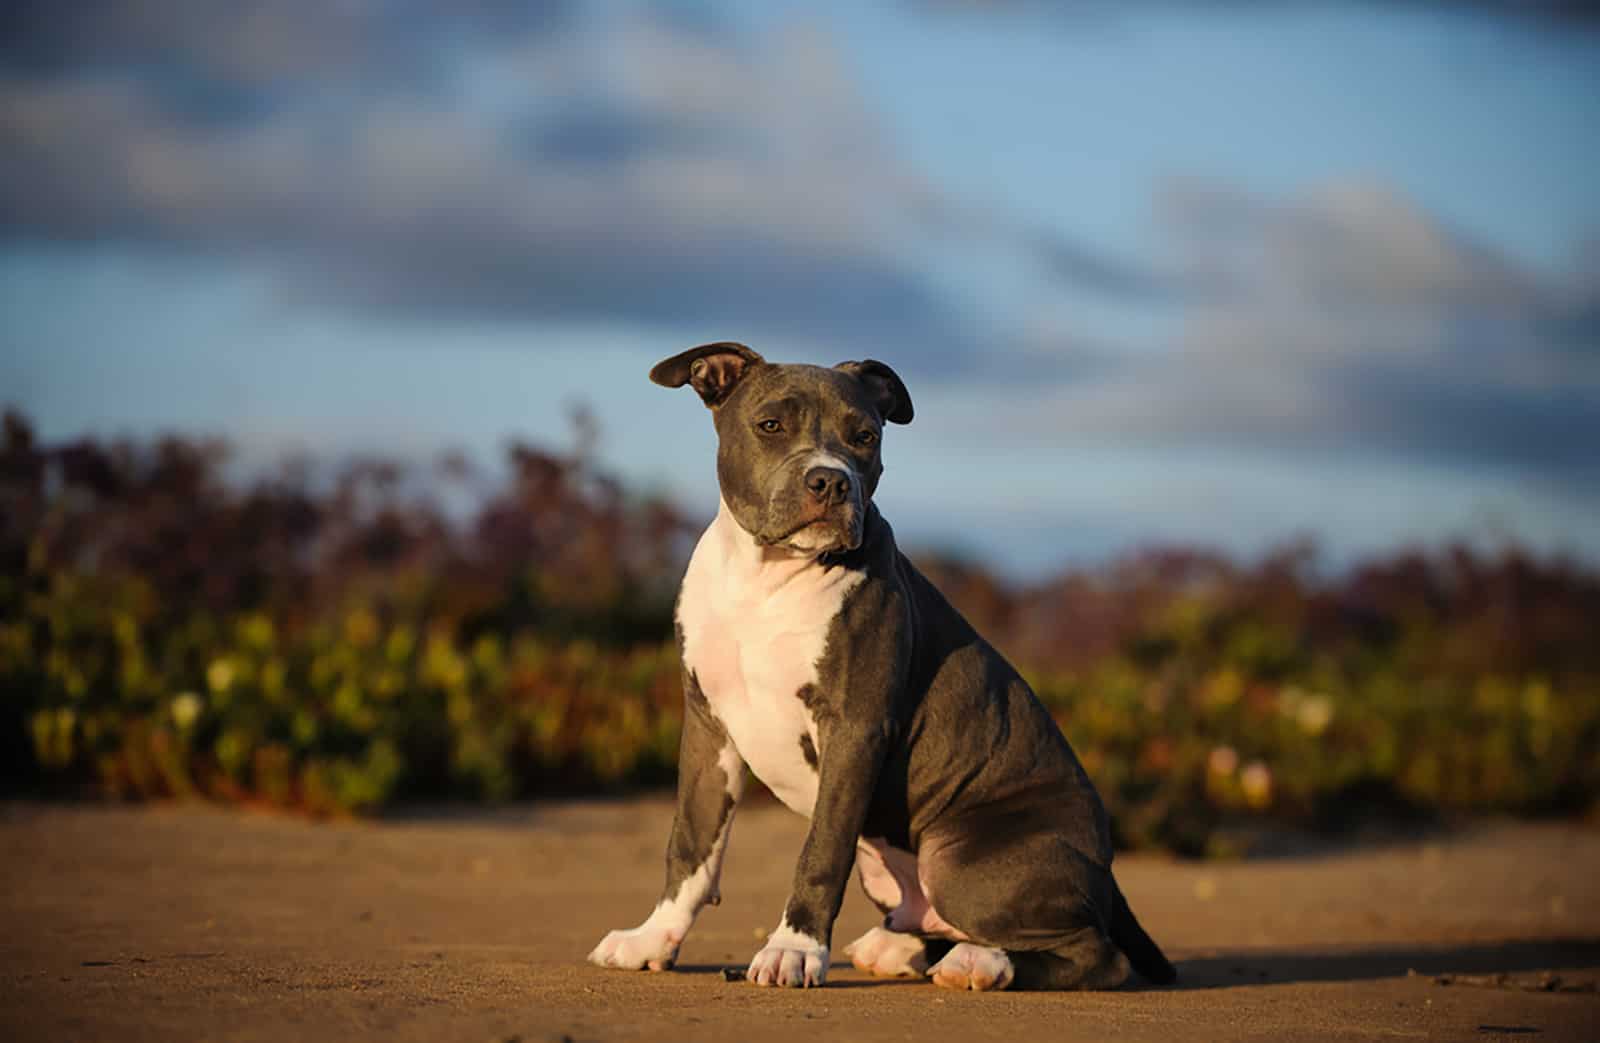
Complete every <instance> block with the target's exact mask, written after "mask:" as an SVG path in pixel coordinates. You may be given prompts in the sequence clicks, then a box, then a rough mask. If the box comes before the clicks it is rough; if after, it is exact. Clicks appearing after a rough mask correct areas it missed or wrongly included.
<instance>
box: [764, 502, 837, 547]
mask: <svg viewBox="0 0 1600 1043" xmlns="http://www.w3.org/2000/svg"><path fill="white" fill-rule="evenodd" d="M761 542H762V543H765V544H767V545H769V546H777V547H785V548H787V549H789V550H794V551H801V552H803V553H806V554H825V553H828V552H829V551H839V550H855V549H856V547H858V546H860V544H861V526H860V524H859V523H858V521H857V520H856V512H855V511H854V510H850V509H844V510H830V511H828V512H827V513H825V514H823V515H821V516H820V517H816V518H809V519H801V520H800V521H798V522H797V523H796V524H794V525H792V526H790V527H789V528H787V529H785V530H782V531H780V533H779V534H777V535H774V536H770V537H767V538H765V539H763V540H761Z"/></svg>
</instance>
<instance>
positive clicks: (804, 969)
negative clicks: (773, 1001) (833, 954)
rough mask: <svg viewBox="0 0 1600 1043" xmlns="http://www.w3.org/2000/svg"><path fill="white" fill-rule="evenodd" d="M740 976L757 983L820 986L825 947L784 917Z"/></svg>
mask: <svg viewBox="0 0 1600 1043" xmlns="http://www.w3.org/2000/svg"><path fill="white" fill-rule="evenodd" d="M744 976H745V979H746V980H747V981H753V982H755V983H756V984H757V985H784V986H798V987H800V988H810V987H812V986H814V985H822V984H823V983H824V982H826V981H827V980H828V947H827V946H826V945H823V944H822V943H821V942H820V941H818V940H817V939H815V938H813V937H811V936H810V935H809V934H806V933H805V932H803V931H797V930H795V929H794V928H793V927H790V926H789V921H788V920H784V921H783V922H782V923H780V924H779V925H778V929H777V930H776V931H773V932H772V936H771V937H770V938H768V939H767V944H766V946H765V947H764V948H762V950H761V951H760V952H758V953H756V954H755V957H754V958H753V959H752V960H751V961H750V969H749V970H747V971H745V974H744Z"/></svg>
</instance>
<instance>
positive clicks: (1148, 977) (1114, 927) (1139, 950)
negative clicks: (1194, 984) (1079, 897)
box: [1111, 877, 1178, 985]
mask: <svg viewBox="0 0 1600 1043" xmlns="http://www.w3.org/2000/svg"><path fill="white" fill-rule="evenodd" d="M1111 893H1112V897H1113V902H1112V907H1111V940H1112V941H1113V942H1116V943H1117V948H1119V949H1121V950H1122V954H1123V955H1124V956H1126V957H1127V958H1128V962H1129V963H1131V964H1133V969H1134V970H1136V971H1138V972H1139V973H1140V975H1142V976H1143V977H1144V980H1145V981H1148V982H1149V983H1150V984H1152V985H1171V984H1172V983H1173V982H1175V981H1177V980H1178V972H1177V971H1175V970H1173V968H1172V964H1170V963H1168V962H1167V958H1166V957H1165V956H1164V955H1162V953H1161V947H1160V946H1158V945H1156V943H1155V942H1154V941H1152V940H1151V938H1150V936H1149V935H1148V934H1145V933H1144V928H1143V927H1140V926H1139V921H1138V920H1136V919H1135V918H1134V915H1133V910H1132V909H1130V908H1128V900H1127V899H1126V898H1124V897H1122V888H1120V887H1118V886H1117V881H1116V878H1115V877H1113V878H1112V880H1111Z"/></svg>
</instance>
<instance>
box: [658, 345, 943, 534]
mask: <svg viewBox="0 0 1600 1043" xmlns="http://www.w3.org/2000/svg"><path fill="white" fill-rule="evenodd" d="M650 379H651V380H653V381H655V382H656V383H657V384H661V385H663V386H665V387H682V386H683V385H685V384H688V385H689V386H691V387H693V388H694V390H695V391H696V392H697V393H698V394H699V395H700V398H701V401H703V402H705V404H706V405H707V406H708V407H710V409H711V416H712V420H713V422H714V423H715V424H716V428H717V481H718V482H719V483H720V484H721V486H722V499H723V502H724V503H726V504H727V505H728V509H729V511H731V512H732V514H733V517H734V520H735V521H737V522H738V523H739V525H740V526H742V527H743V528H744V529H745V531H747V532H749V533H750V534H751V535H752V536H754V537H755V539H756V542H758V543H761V544H763V545H766V546H782V547H787V548H790V549H792V550H796V551H801V552H804V553H807V554H813V553H815V554H821V553H824V552H826V551H837V550H854V549H855V548H856V547H858V546H860V545H861V530H862V525H863V524H864V523H865V521H866V510H867V504H868V503H869V502H870V501H871V500H872V494H873V493H874V492H875V491H876V490H877V488H878V479H879V478H880V477H881V476H882V475H883V456H882V452H881V443H882V441H883V426H884V424H885V423H886V422H887V423H891V424H909V423H910V422H911V416H912V408H911V396H910V395H909V394H908V393H907V392H906V386H905V385H904V384H903V383H901V381H900V378H899V377H898V376H896V375H895V372H894V370H892V369H890V368H889V367H888V366H886V365H884V364H883V363H881V362H877V361H874V360H872V359H867V360H866V361H864V362H841V363H839V365H837V366H835V367H833V368H832V369H826V368H824V367H822V366H806V365H779V364H775V363H771V362H768V361H766V360H765V359H763V358H762V357H761V356H760V355H758V354H756V353H755V352H754V351H752V350H750V349H749V348H747V347H745V346H744V345H743V344H734V343H731V342H723V343H718V344H705V345H702V346H700V347H698V348H691V349H689V350H688V351H685V352H683V353H681V354H678V355H674V356H672V357H671V358H669V359H665V360H663V361H662V362H660V363H658V364H657V365H656V367H655V368H654V369H652V370H651V371H650Z"/></svg>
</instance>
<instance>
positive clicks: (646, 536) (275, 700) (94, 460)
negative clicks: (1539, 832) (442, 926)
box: [0, 417, 1600, 852]
mask: <svg viewBox="0 0 1600 1043" xmlns="http://www.w3.org/2000/svg"><path fill="white" fill-rule="evenodd" d="M220 459H221V457H220V454H219V452H218V451H217V450H216V449H215V447H207V446H204V445H196V444H192V443H184V442H177V441H167V442H163V443H160V444H158V445H157V446H154V447H139V446H132V445H117V446H111V447H102V446H97V445H93V444H79V445H74V446H65V447H56V448H51V449H40V448H36V447H35V446H34V445H33V442H32V438H31V435H30V434H29V432H28V430H27V427H26V425H25V424H23V423H22V422H21V421H20V420H19V419H17V418H15V417H12V418H8V423H7V436H6V443H5V446H4V448H3V450H0V565H3V566H4V567H3V569H0V755H3V758H4V760H3V763H4V769H3V770H4V772H5V775H6V776H7V777H8V779H9V781H10V783H11V784H12V785H13V786H21V787H28V788H33V789H37V788H38V787H40V786H42V785H47V786H62V785H71V786H88V787H92V788H93V789H95V790H97V791H99V792H102V793H105V794H109V795H112V796H118V797H128V798H138V797H155V796H159V797H204V798H210V799H216V800H226V801H243V802H264V803H270V804H275V805H282V806H289V807H295V808H300V809H304V810H307V811H310V812H312V813H317V814H343V813H351V812H355V813H360V812H371V811H374V810H378V809H381V808H383V807H385V806H388V805H391V804H393V803H395V802H397V801H401V800H405V799H412V798H438V797H454V798H463V799H471V800H485V801H497V800H505V799H510V798H518V797H528V796H538V795H545V794H552V793H571V792H592V791H595V790H614V789H619V788H624V787H629V786H638V785H657V784H665V783H667V782H669V781H670V779H671V778H672V775H673V770H674V760H675V754H676V749H677V741H678V728H679V722H680V716H679V714H680V698H681V697H680V693H679V670H678V663H677V658H676V653H675V650H674V648H673V646H672V642H671V614H670V606H671V596H672V590H673V587H674V584H675V582H676V578H677V574H678V571H679V570H680V569H681V567H682V561H683V559H684V556H685V553H686V550H687V546H688V543H687V541H688V539H689V538H691V537H692V529H691V528H690V527H689V526H687V525H686V524H685V523H684V522H683V520H682V519H681V518H679V517H678V516H677V515H676V514H675V513H673V512H672V511H671V510H670V509H669V508H667V507H665V506H663V505H661V504H659V503H654V502H651V501H641V500H635V499H630V498H629V497H627V496H625V495H624V494H623V492H622V491H621V490H620V489H618V488H617V487H616V486H615V485H614V484H613V483H609V482H607V481H606V480H604V479H603V478H600V477H598V476H596V475H594V474H593V473H592V471H591V470H590V468H589V467H588V465H587V463H586V461H585V460H584V459H583V458H582V457H581V455H575V456H570V457H560V456H556V455H552V454H548V453H542V452H538V451H535V450H532V449H529V448H526V447H518V448H516V449H514V450H513V452H512V455H511V460H510V464H511V481H510V483H509V486H508V487H506V488H503V489H500V490H497V491H495V492H494V493H493V494H492V495H489V496H487V497H486V498H484V502H483V506H482V507H481V508H480V510H479V511H478V513H477V514H476V515H474V516H473V517H471V518H470V519H468V520H467V521H465V522H461V521H455V522H452V521H450V520H448V519H447V517H446V514H445V512H443V511H442V510H441V509H440V508H438V507H437V506H436V505H434V504H433V503H432V501H429V500H427V499H426V498H417V497H412V498H409V499H408V498H407V495H406V494H404V493H403V492H402V490H403V489H404V488H405V484H406V481H405V480H406V477H407V476H406V474H405V472H404V471H403V470H402V469H398V468H395V467H394V466H393V465H389V464H383V463H370V462H368V463H362V464H358V465H356V466H354V467H352V468H350V469H347V470H346V471H344V472H341V473H340V474H338V475H336V476H335V477H334V480H333V481H332V482H331V484H330V483H322V485H323V486H325V488H326V491H324V492H322V493H313V492H312V491H311V490H312V489H314V488H318V487H319V483H318V481H317V478H316V476H315V475H314V474H311V473H308V472H306V471H303V470H302V471H298V472H293V473H289V474H286V475H284V476H279V477H276V478H273V479H270V480H266V481H262V482H260V483H257V484H256V485H254V486H252V487H249V488H246V489H237V488H233V487H230V486H229V485H227V484H226V483H224V482H222V481H221V480H220V479H219V478H218V476H217V468H218V465H219V461H220ZM460 470H461V465H460V464H459V462H452V463H450V464H449V466H448V468H446V473H443V474H442V475H441V476H440V477H439V478H438V479H437V480H438V481H441V482H448V481H450V480H452V476H455V477H459V473H460ZM617 548H625V549H626V553H625V554H619V553H617V552H616V549H617ZM924 564H925V566H926V567H927V569H928V571H929V572H930V574H931V575H932V576H933V577H934V578H935V580H936V581H937V582H938V583H939V584H940V585H941V587H943V588H944V589H945V590H946V591H947V592H948V593H949V594H950V595H951V596H952V599H953V600H954V601H955V602H956V603H957V604H958V605H959V606H960V607H962V609H963V610H964V611H966V612H967V613H968V614H969V616H971V617H972V618H973V620H974V622H975V623H976V624H977V625H978V626H979V627H980V629H981V630H983V631H984V632H985V633H986V634H987V635H988V636H989V637H990V638H991V639H992V640H994V641H995V643H996V644H997V645H998V646H999V647H1000V648H1001V649H1002V650H1004V651H1005V652H1007V654H1009V655H1011V656H1012V657H1013V658H1014V659H1015V660H1016V661H1017V662H1018V663H1019V664H1021V665H1023V666H1024V667H1026V669H1027V673H1028V676H1029V680H1030V681H1031V682H1032V683H1033V684H1034V686H1035V688H1036V689H1037V691H1038V692H1039V694H1040V695H1041V697H1042V698H1043V699H1044V700H1045V702H1046V703H1047V704H1048V705H1049V706H1050V708H1051V709H1052V711H1053V712H1054V713H1055V714H1056V716H1057V719H1058V720H1059V721H1060V722H1061V724H1062V726H1063V728H1064V729H1065V731H1066V732H1067V734H1068V736H1069V737H1070V738H1071V740H1072V742H1073V744H1074V746H1075V747H1076V748H1077V750H1078V751H1079V754H1080V755H1081V757H1082V759H1083V761H1084V764H1085V767H1086V768H1087V769H1088V771H1089V773H1090V775H1091V776H1092V777H1093V778H1094V780H1095V782H1096V784H1097V785H1098V786H1099V788H1100V790H1101V793H1102V794H1103V795H1104V797H1105V798H1106V801H1107V804H1108V805H1109V807H1110V810H1111V811H1112V814H1113V816H1114V818H1115V821H1116V824H1117V830H1118V839H1119V841H1120V842H1121V843H1123V844H1124V845H1131V846H1162V847H1167V848H1172V849H1177V850H1183V851H1190V852H1207V851H1210V852H1217V851H1220V850H1224V849H1225V846H1226V845H1225V840H1224V838H1225V836H1226V832H1227V829H1228V827H1231V826H1235V825H1238V824H1240V823H1251V822H1267V821H1272V822H1287V823H1294V824H1302V825H1310V826H1318V827H1326V826H1334V825H1339V824H1341V823H1342V822H1343V821H1344V820H1346V819H1348V818H1349V817H1351V816H1358V815H1361V814H1364V813H1367V812H1370V811H1378V812H1382V813H1386V814H1394V813H1406V814H1417V813H1434V812H1439V811H1466V812H1480V811H1495V812H1511V813H1523V814H1527V813H1548V812H1586V811H1588V810H1590V809H1591V807H1592V805H1593V803H1594V801H1595V797H1596V794H1597V793H1600V752H1597V751H1600V645H1597V643H1595V642H1593V640H1592V638H1593V628H1594V621H1595V620H1597V619H1600V577H1597V576H1596V575H1595V574H1594V573H1593V572H1591V571H1586V570H1584V569H1582V568H1580V567H1578V566H1575V565H1572V564H1570V563H1562V562H1551V563H1541V562H1537V561H1534V560H1531V559H1529V558H1527V557H1526V556H1524V555H1521V554H1519V553H1517V552H1514V551H1508V552H1505V553H1501V554H1499V555H1496V556H1486V555H1482V554H1475V553H1472V552H1468V551H1465V550H1453V551H1450V552H1447V553H1443V554H1435V555H1419V554H1403V555H1398V556H1396V557H1394V558H1391V559H1389V560H1386V561H1381V562H1376V563H1372V564H1369V565H1366V566H1363V567H1360V568H1357V569H1354V570H1351V571H1350V572H1349V573H1347V574H1346V575H1344V576H1342V577H1340V578H1337V579H1328V578H1318V577H1317V576H1316V575H1315V573H1314V571H1313V569H1312V568H1311V564H1312V563H1311V561H1310V559H1309V557H1308V556H1307V555H1306V554H1305V553H1303V552H1291V553H1288V554H1285V555H1282V556H1279V557H1277V558H1273V559H1269V560H1267V561H1265V562H1262V563H1260V564H1259V565H1256V566H1253V567H1248V568H1246V567H1240V566H1237V565H1235V564H1233V563H1230V562H1227V561H1225V560H1222V559H1219V558H1215V557H1209V556H1205V555H1196V554H1190V553H1173V552H1147V553H1145V554H1141V555H1138V556H1136V557H1133V558H1131V559H1129V560H1127V561H1124V562H1121V563H1119V564H1117V565H1114V566H1112V567H1110V568H1108V569H1105V570H1103V571H1100V572H1097V573H1091V574H1083V573H1074V574H1067V575H1064V576H1061V577H1058V578H1055V579H1053V580H1051V581H1049V582H1046V583H1043V584H1040V585H1038V586H1034V587H1028V588H1025V589H1016V588H1010V587H1007V586H1005V585H1004V584H1001V583H999V582H997V581H996V580H995V579H994V578H993V577H992V576H990V575H988V574H986V573H984V572H982V571H981V570H977V569H973V568H971V567H967V566H962V565H960V564H958V563H954V562H950V561H945V560H940V559H937V558H933V559H928V560H926V561H924Z"/></svg>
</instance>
